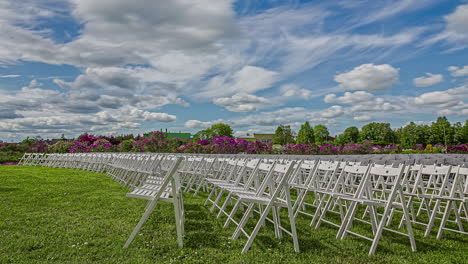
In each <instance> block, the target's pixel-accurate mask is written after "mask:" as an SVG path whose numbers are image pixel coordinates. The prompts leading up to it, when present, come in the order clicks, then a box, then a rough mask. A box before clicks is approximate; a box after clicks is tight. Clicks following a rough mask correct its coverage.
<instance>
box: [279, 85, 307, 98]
mask: <svg viewBox="0 0 468 264" xmlns="http://www.w3.org/2000/svg"><path fill="white" fill-rule="evenodd" d="M280 91H281V96H284V97H287V98H301V99H306V100H308V99H310V98H312V91H310V90H307V89H303V88H301V87H299V86H297V85H295V84H286V85H283V86H281V88H280Z"/></svg>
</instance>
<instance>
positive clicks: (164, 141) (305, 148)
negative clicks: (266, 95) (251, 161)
mask: <svg viewBox="0 0 468 264" xmlns="http://www.w3.org/2000/svg"><path fill="white" fill-rule="evenodd" d="M20 147H21V148H20ZM109 151H118V152H130V151H133V152H169V153H206V154H237V153H247V154H293V155H351V154H371V153H382V154H383V153H402V152H403V153H443V152H445V151H447V152H448V153H468V144H462V145H458V146H448V147H447V148H445V146H443V145H440V144H438V145H434V146H431V145H427V146H426V147H425V148H424V146H423V145H421V144H418V145H415V146H414V147H413V148H411V149H410V150H405V151H403V150H402V148H401V146H400V145H385V146H381V145H376V144H373V143H371V142H370V141H363V142H361V143H347V144H344V145H334V144H321V145H316V144H286V145H284V146H282V147H281V148H279V149H277V148H275V149H273V145H272V144H271V143H262V142H260V141H246V140H244V139H236V138H231V137H227V136H214V137H213V138H211V139H205V140H200V141H197V142H187V141H186V140H185V139H180V138H167V135H166V134H165V133H163V132H160V131H155V132H153V133H151V134H149V135H147V136H145V137H138V138H136V139H135V140H134V139H126V140H123V141H122V142H120V141H119V140H118V139H117V138H115V137H105V136H97V135H92V134H87V133H86V134H83V135H81V136H79V137H78V138H77V139H76V140H74V141H58V142H55V143H53V144H50V145H49V144H48V143H47V142H46V141H44V140H37V141H31V142H30V141H28V142H27V143H18V144H17V143H0V154H1V153H2V152H3V153H13V152H14V154H15V155H16V156H18V157H19V158H20V157H21V156H22V153H24V152H51V153H66V152H70V153H74V152H109ZM9 155H10V156H11V154H9ZM16 156H15V159H11V158H9V159H5V158H4V159H3V162H11V161H16V160H18V159H19V158H18V157H16ZM0 161H2V157H1V156H0Z"/></svg>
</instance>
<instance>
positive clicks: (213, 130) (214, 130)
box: [193, 123, 233, 141]
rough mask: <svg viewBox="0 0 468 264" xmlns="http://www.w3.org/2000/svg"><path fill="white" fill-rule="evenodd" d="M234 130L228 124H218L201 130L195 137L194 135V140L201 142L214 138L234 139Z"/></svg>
mask: <svg viewBox="0 0 468 264" xmlns="http://www.w3.org/2000/svg"><path fill="white" fill-rule="evenodd" d="M232 132H233V131H232V128H231V126H230V125H228V124H223V123H218V124H214V125H212V126H211V127H209V128H207V129H204V130H200V131H198V132H197V133H195V135H193V140H194V141H199V140H203V139H211V138H213V137H214V136H216V135H218V136H227V137H232Z"/></svg>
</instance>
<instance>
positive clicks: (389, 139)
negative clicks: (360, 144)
mask: <svg viewBox="0 0 468 264" xmlns="http://www.w3.org/2000/svg"><path fill="white" fill-rule="evenodd" d="M359 137H360V139H361V140H369V141H371V142H372V143H374V144H379V145H387V144H392V143H395V141H396V135H395V131H393V130H392V128H391V127H390V124H389V123H376V122H372V123H369V124H367V125H365V126H363V127H362V130H361V133H359Z"/></svg>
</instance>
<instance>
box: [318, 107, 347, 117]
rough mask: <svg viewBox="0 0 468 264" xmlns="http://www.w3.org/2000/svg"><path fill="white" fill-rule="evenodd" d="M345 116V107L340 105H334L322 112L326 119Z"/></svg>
mask: <svg viewBox="0 0 468 264" xmlns="http://www.w3.org/2000/svg"><path fill="white" fill-rule="evenodd" d="M343 114H344V112H343V107H341V106H339V105H334V106H331V107H329V108H327V109H325V110H322V112H321V114H320V115H321V116H322V117H324V118H335V117H338V116H341V115H343Z"/></svg>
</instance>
